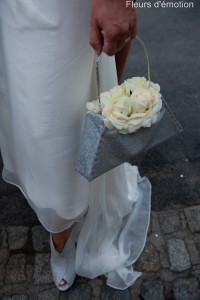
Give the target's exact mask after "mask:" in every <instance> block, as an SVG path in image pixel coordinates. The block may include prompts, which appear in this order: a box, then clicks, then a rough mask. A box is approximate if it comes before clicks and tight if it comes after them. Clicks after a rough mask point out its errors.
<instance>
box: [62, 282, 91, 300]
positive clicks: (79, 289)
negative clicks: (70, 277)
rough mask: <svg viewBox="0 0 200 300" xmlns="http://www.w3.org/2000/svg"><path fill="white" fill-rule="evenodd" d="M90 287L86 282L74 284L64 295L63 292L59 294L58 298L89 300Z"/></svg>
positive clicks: (63, 299)
mask: <svg viewBox="0 0 200 300" xmlns="http://www.w3.org/2000/svg"><path fill="white" fill-rule="evenodd" d="M91 296H92V289H91V287H90V286H88V285H86V284H78V285H77V284H74V285H73V286H72V287H71V288H70V289H69V290H68V291H67V295H66V296H65V294H64V293H62V294H61V296H60V300H65V299H67V300H80V299H84V300H91Z"/></svg>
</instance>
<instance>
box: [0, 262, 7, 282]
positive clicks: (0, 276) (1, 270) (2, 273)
mask: <svg viewBox="0 0 200 300" xmlns="http://www.w3.org/2000/svg"><path fill="white" fill-rule="evenodd" d="M5 275H6V270H5V267H4V266H2V265H0V283H2V282H3V281H4V279H5Z"/></svg>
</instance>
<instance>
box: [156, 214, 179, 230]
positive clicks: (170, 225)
mask: <svg viewBox="0 0 200 300" xmlns="http://www.w3.org/2000/svg"><path fill="white" fill-rule="evenodd" d="M158 216H159V221H160V227H161V231H162V232H163V233H171V232H174V231H178V230H180V229H181V222H180V219H179V214H178V212H177V211H176V210H168V211H161V212H159V213H158Z"/></svg>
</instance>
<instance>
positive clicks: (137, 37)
mask: <svg viewBox="0 0 200 300" xmlns="http://www.w3.org/2000/svg"><path fill="white" fill-rule="evenodd" d="M136 39H137V40H138V41H139V43H140V44H141V46H142V48H143V50H144V54H145V56H146V60H147V69H148V82H149V85H151V80H150V63H149V55H148V51H147V48H146V46H145V44H144V42H143V41H142V39H141V38H140V37H139V36H138V35H136ZM100 56H101V54H100V55H99V56H97V58H96V78H97V91H98V99H99V109H100V112H101V110H102V109H101V107H102V104H101V99H100V76H99V60H100ZM162 102H163V103H164V104H165V106H166V108H167V111H168V113H169V115H170V116H171V119H172V120H173V122H174V123H175V125H176V127H177V130H178V131H179V132H182V131H183V128H182V126H181V125H180V123H179V122H178V120H177V119H176V117H175V116H174V114H173V112H172V110H171V109H170V107H169V105H168V104H167V102H166V101H165V99H164V98H163V97H162Z"/></svg>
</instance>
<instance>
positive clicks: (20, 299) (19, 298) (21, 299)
mask: <svg viewBox="0 0 200 300" xmlns="http://www.w3.org/2000/svg"><path fill="white" fill-rule="evenodd" d="M27 299H28V296H27V295H12V296H4V297H3V298H1V300H27Z"/></svg>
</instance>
